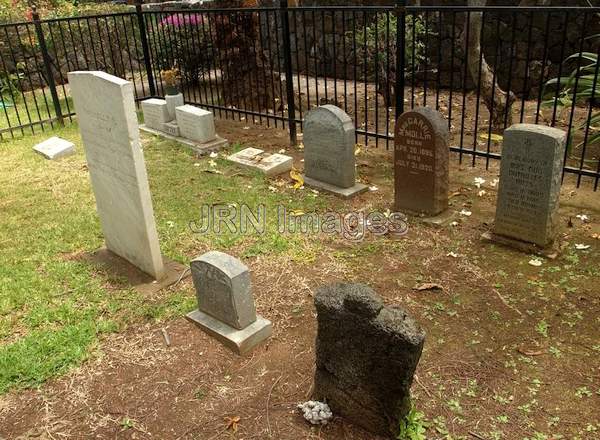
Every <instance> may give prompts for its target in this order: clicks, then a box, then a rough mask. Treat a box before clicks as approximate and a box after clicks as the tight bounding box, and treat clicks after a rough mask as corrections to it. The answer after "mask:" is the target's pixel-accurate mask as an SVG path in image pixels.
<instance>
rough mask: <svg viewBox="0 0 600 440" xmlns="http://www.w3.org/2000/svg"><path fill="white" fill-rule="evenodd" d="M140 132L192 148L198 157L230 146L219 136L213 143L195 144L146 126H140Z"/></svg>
mask: <svg viewBox="0 0 600 440" xmlns="http://www.w3.org/2000/svg"><path fill="white" fill-rule="evenodd" d="M140 130H142V131H145V132H147V133H151V134H155V135H157V136H162V137H164V138H166V139H170V140H172V141H175V142H179V143H180V144H183V145H185V146H186V147H189V148H191V149H192V150H194V152H195V153H196V154H197V155H198V156H203V155H205V154H208V153H211V152H213V151H219V150H220V149H222V148H225V147H227V146H228V145H229V142H228V141H227V139H223V138H222V137H220V136H217V137H216V139H214V140H212V141H208V142H205V143H203V144H201V143H199V142H194V141H192V140H190V139H187V138H184V137H181V136H173V135H170V134H168V133H165V132H164V131H160V130H155V129H154V128H150V127H146V126H145V125H144V124H142V125H140Z"/></svg>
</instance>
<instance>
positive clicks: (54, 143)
mask: <svg viewBox="0 0 600 440" xmlns="http://www.w3.org/2000/svg"><path fill="white" fill-rule="evenodd" d="M33 149H34V150H35V151H36V152H37V153H40V154H41V155H42V156H44V157H45V158H46V159H50V160H53V159H58V158H61V157H65V156H70V155H71V154H73V153H75V145H74V144H73V142H70V141H68V140H66V139H62V138H59V137H58V136H52V137H51V138H50V139H46V140H45V141H44V142H40V143H39V144H37V145H36V146H34V147H33Z"/></svg>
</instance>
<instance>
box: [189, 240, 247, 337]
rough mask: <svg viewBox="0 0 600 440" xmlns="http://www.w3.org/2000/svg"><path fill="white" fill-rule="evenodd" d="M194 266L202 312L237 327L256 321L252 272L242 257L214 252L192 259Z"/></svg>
mask: <svg viewBox="0 0 600 440" xmlns="http://www.w3.org/2000/svg"><path fill="white" fill-rule="evenodd" d="M191 268H192V278H193V280H194V285H195V286H196V292H197V295H198V308H199V309H200V310H201V311H203V312H205V313H208V314H209V315H211V316H213V317H215V318H217V319H219V320H220V321H223V322H224V323H226V324H228V325H230V326H232V327H235V328H237V329H242V328H244V327H246V326H248V325H250V324H252V323H253V322H254V321H256V313H255V311H254V301H253V299H252V294H251V293H250V272H249V271H248V268H247V267H246V266H245V265H244V264H243V263H242V262H241V261H240V260H238V259H236V258H234V257H232V256H230V255H227V254H225V253H223V252H218V251H213V252H208V253H206V254H204V255H202V256H201V257H199V258H196V259H195V260H193V261H192V264H191Z"/></svg>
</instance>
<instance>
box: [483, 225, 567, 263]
mask: <svg viewBox="0 0 600 440" xmlns="http://www.w3.org/2000/svg"><path fill="white" fill-rule="evenodd" d="M481 239H482V240H484V241H488V242H490V243H496V244H501V245H503V246H507V247H510V248H513V249H516V250H518V251H521V252H524V253H526V254H533V255H540V256H542V257H546V258H549V259H551V260H553V259H555V258H556V257H558V253H559V251H560V249H559V247H558V246H557V244H556V242H553V243H551V244H549V245H548V246H546V247H540V246H538V245H537V244H534V243H528V242H526V241H521V240H516V239H514V238H509V237H505V236H503V235H498V234H494V233H493V232H491V231H487V232H484V233H483V234H481Z"/></svg>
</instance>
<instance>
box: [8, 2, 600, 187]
mask: <svg viewBox="0 0 600 440" xmlns="http://www.w3.org/2000/svg"><path fill="white" fill-rule="evenodd" d="M599 14H600V8H592V7H589V8H585V7H561V8H552V7H519V8H516V7H466V6H465V7H458V6H452V7H450V6H418V7H416V6H405V5H404V2H403V1H402V0H398V2H397V5H396V6H394V7H381V6H378V7H369V6H361V7H332V6H327V7H294V8H288V6H287V1H285V0H283V1H281V2H280V3H279V4H278V5H277V6H275V7H263V8H247V9H235V10H233V9H197V10H190V9H182V10H172V11H150V10H143V9H142V5H141V4H137V5H136V9H135V11H133V10H132V11H131V12H128V13H119V14H110V15H98V16H85V17H73V18H62V19H54V20H40V19H39V17H38V16H37V15H36V14H35V13H34V14H33V20H32V21H31V22H22V23H10V24H1V25H0V35H2V40H0V107H1V108H0V112H2V116H0V137H1V138H2V139H10V138H13V137H15V136H19V135H22V134H24V133H26V132H34V133H35V132H36V131H38V130H44V129H46V128H47V127H54V126H56V125H57V124H62V123H63V122H64V120H65V119H68V120H70V119H71V118H72V116H73V108H72V104H71V101H70V98H69V88H68V84H67V72H69V71H71V70H104V71H107V72H109V73H111V74H114V75H117V76H120V77H123V78H126V79H128V80H130V81H132V82H133V84H134V86H135V96H136V99H137V100H141V99H145V98H148V97H158V96H163V95H164V93H165V88H166V85H165V83H164V80H163V75H161V71H164V70H167V69H171V68H173V67H176V68H177V69H178V70H179V72H180V76H181V83H180V87H181V90H182V92H183V93H184V96H185V100H186V102H188V103H191V104H196V105H199V106H202V107H205V108H208V109H210V110H212V111H213V112H214V113H215V115H216V116H217V117H219V118H229V119H237V120H244V121H247V122H248V123H259V124H262V123H264V124H266V125H268V126H271V125H275V126H281V127H285V128H287V129H288V130H289V132H290V140H291V142H293V143H295V142H296V129H297V127H298V128H299V129H300V130H301V128H302V120H303V117H304V115H305V113H306V112H307V111H309V110H310V109H311V108H314V107H316V106H318V105H322V104H325V103H330V104H335V105H337V106H339V107H341V108H343V109H344V110H345V111H346V112H347V113H348V114H350V115H351V116H352V117H353V119H354V121H355V124H356V127H357V129H356V139H357V142H359V143H364V144H368V145H373V146H375V147H378V146H385V147H386V148H390V146H391V145H392V142H393V132H394V121H395V118H396V117H397V115H398V114H400V113H402V112H403V111H404V110H406V109H409V108H413V107H415V106H422V105H427V106H431V107H434V108H436V109H438V110H439V111H440V112H442V113H443V114H444V115H445V116H446V118H447V120H448V126H449V128H450V132H451V145H452V146H451V149H452V151H455V152H456V153H458V154H457V155H458V158H459V160H460V161H461V162H462V161H464V160H468V161H469V162H470V163H471V164H472V165H475V164H476V163H477V162H478V161H484V162H485V165H486V166H488V165H489V164H490V161H491V160H496V159H499V158H500V156H501V144H502V142H501V135H502V131H503V129H504V128H506V127H507V126H509V125H510V124H512V123H516V122H526V123H536V124H546V125H551V126H556V127H558V128H561V129H564V130H565V131H567V132H568V134H569V138H570V139H571V140H570V144H569V148H568V149H567V151H566V152H565V158H566V161H565V167H564V171H565V175H571V176H573V177H574V178H575V179H576V183H577V185H578V186H579V185H580V183H581V182H582V181H583V180H586V181H588V182H591V183H592V184H593V187H594V189H597V187H598V184H599V182H600V142H597V139H599V138H600V116H596V115H598V114H599V112H600V106H599V105H598V103H599V101H598V99H597V97H596V96H595V95H596V91H597V89H600V88H599V87H598V84H597V81H598V76H599V75H598V54H599V51H600V38H598V37H597V36H598V35H599V34H600V19H599ZM554 78H563V80H562V81H558V85H557V81H556V80H554Z"/></svg>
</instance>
